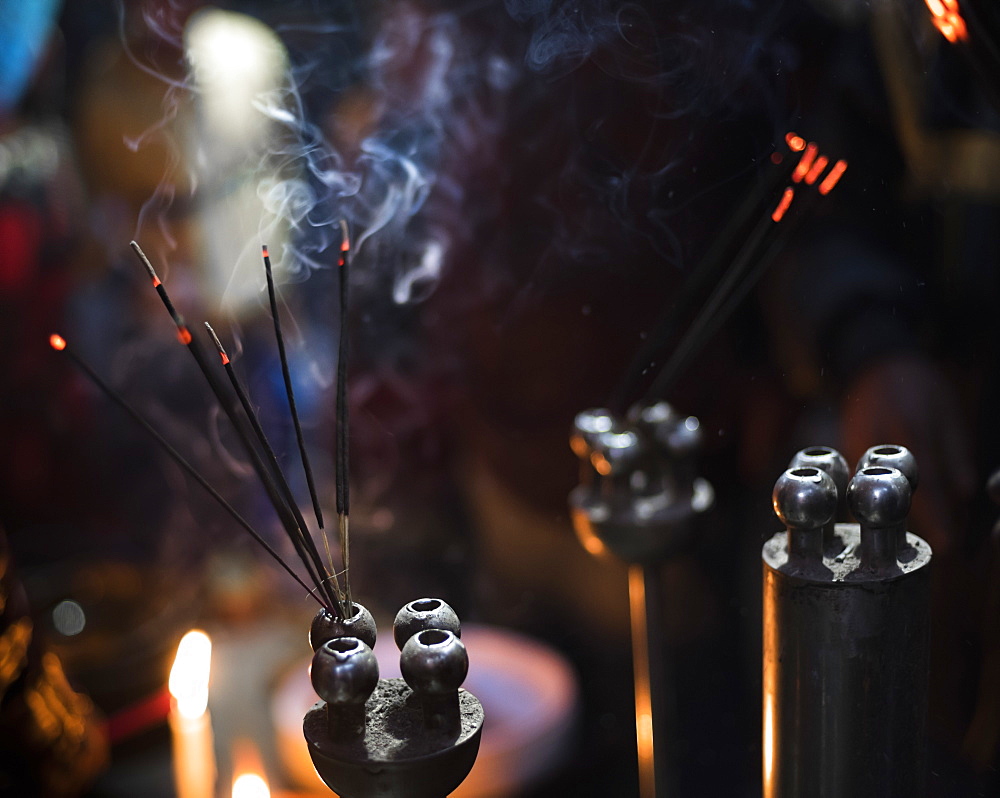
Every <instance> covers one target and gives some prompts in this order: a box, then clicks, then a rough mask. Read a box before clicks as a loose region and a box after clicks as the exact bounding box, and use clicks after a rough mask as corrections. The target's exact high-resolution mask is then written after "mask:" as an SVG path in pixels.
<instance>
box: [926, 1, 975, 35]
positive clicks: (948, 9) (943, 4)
mask: <svg viewBox="0 0 1000 798" xmlns="http://www.w3.org/2000/svg"><path fill="white" fill-rule="evenodd" d="M924 2H925V3H926V4H927V8H928V9H929V10H930V12H931V22H933V23H934V27H935V28H937V29H938V30H939V31H941V35H942V36H944V37H945V38H946V39H947V40H948V41H949V42H951V43H952V44H954V43H955V42H960V41H961V42H964V41H966V40H967V39H968V38H969V29H968V28H967V27H966V26H965V20H964V19H963V18H962V13H961V11H959V8H958V0H924Z"/></svg>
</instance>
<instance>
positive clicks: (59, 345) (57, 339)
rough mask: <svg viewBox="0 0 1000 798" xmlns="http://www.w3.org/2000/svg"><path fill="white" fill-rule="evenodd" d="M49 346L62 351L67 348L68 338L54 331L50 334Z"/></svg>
mask: <svg viewBox="0 0 1000 798" xmlns="http://www.w3.org/2000/svg"><path fill="white" fill-rule="evenodd" d="M49 346H51V347H52V348H53V349H55V350H56V351H57V352H62V350H63V349H65V348H66V339H65V338H63V337H62V336H61V335H56V334H55V333H53V334H52V335H50V336H49Z"/></svg>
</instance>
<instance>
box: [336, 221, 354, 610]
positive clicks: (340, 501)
mask: <svg viewBox="0 0 1000 798" xmlns="http://www.w3.org/2000/svg"><path fill="white" fill-rule="evenodd" d="M340 232H341V237H342V238H341V243H340V263H339V266H340V269H339V273H340V345H339V347H338V351H337V468H336V472H337V473H336V481H337V522H338V525H339V531H340V555H341V558H342V559H343V561H344V593H345V595H346V598H347V612H348V616H347V617H350V616H351V615H352V614H353V613H352V610H353V606H352V604H351V553H350V551H351V549H350V515H349V514H350V503H351V475H350V450H349V446H348V443H349V441H348V424H347V421H348V418H347V416H348V414H347V356H348V343H349V338H348V326H347V311H348V295H347V290H348V285H349V276H350V273H349V270H350V256H351V238H350V231H349V230H348V228H347V222H346V221H344V220H343V219H341V220H340Z"/></svg>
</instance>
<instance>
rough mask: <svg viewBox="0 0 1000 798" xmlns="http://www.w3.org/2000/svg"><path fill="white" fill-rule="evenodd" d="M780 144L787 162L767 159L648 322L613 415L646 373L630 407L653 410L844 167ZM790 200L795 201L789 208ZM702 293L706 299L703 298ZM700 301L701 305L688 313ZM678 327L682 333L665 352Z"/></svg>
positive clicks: (794, 144) (777, 155)
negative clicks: (652, 405) (658, 315)
mask: <svg viewBox="0 0 1000 798" xmlns="http://www.w3.org/2000/svg"><path fill="white" fill-rule="evenodd" d="M785 144H786V145H787V149H788V154H785V153H783V152H781V151H779V150H777V149H776V150H775V151H774V152H773V153H772V154H771V158H770V162H771V163H772V164H773V165H774V168H773V169H771V170H769V171H768V172H767V173H766V174H765V176H764V179H763V180H761V181H760V182H759V183H758V184H757V185H755V186H754V187H753V188H752V189H751V191H750V193H749V194H748V196H747V197H746V199H745V200H744V201H743V203H742V204H741V205H740V206H739V208H738V209H737V211H736V213H735V214H733V216H732V217H730V219H729V221H728V223H727V224H726V225H725V227H724V228H723V230H722V231H721V232H720V234H719V235H718V236H717V237H716V239H715V244H714V245H713V247H712V248H711V249H710V250H709V252H708V253H707V254H706V256H705V258H704V259H703V260H702V261H701V262H700V263H699V264H698V266H697V267H696V268H695V270H694V271H693V272H692V273H691V275H690V277H689V278H688V279H687V280H686V281H685V283H684V285H683V286H682V288H681V290H680V292H679V293H678V295H677V297H676V299H675V300H674V301H673V302H672V303H671V304H670V305H669V306H668V307H667V308H666V310H665V312H664V314H663V315H662V316H661V318H660V319H659V320H658V321H657V322H656V324H655V326H654V329H653V332H652V334H651V335H650V336H649V338H648V341H649V343H648V344H646V345H645V346H644V347H642V348H641V349H640V351H639V352H638V353H637V354H636V357H635V358H634V360H633V361H632V363H631V365H630V367H629V369H628V370H627V371H626V373H625V376H624V377H623V379H622V381H621V382H620V383H619V386H618V389H617V390H616V391H615V394H614V396H613V397H612V399H611V402H610V404H609V407H610V408H611V409H612V410H613V411H615V412H624V411H625V410H626V409H627V408H628V406H629V404H630V402H629V400H630V399H631V398H632V397H633V396H634V395H635V394H636V392H637V391H638V390H639V389H640V383H641V382H642V380H643V375H645V374H647V373H649V372H652V373H654V374H655V378H654V379H653V380H652V382H651V383H650V384H649V386H648V387H647V388H646V389H645V390H644V391H643V393H642V396H641V398H640V399H639V402H638V403H639V404H644V403H649V402H653V401H656V400H657V399H659V398H662V397H663V396H664V395H666V394H667V392H668V391H669V390H670V389H671V388H672V387H673V386H674V384H675V383H676V381H677V379H678V377H680V376H681V374H682V373H683V371H684V369H685V368H686V367H687V366H689V365H690V364H691V362H692V360H693V359H694V357H695V356H696V355H697V354H698V353H699V352H700V351H701V350H702V348H703V347H704V346H705V344H706V343H708V341H709V340H710V339H711V337H712V336H713V335H714V334H715V333H716V331H718V329H719V328H720V327H721V326H722V324H723V323H724V322H725V321H726V319H728V318H729V316H730V315H732V313H733V311H734V310H735V309H736V308H737V307H738V306H739V304H740V302H742V301H743V299H744V298H745V297H746V295H747V294H748V293H749V292H750V290H751V289H752V288H753V287H754V285H756V284H757V282H758V281H759V280H760V278H761V277H762V276H763V274H764V272H765V271H766V270H767V267H768V266H769V265H770V263H771V262H772V261H773V259H774V256H775V255H776V254H777V252H778V250H779V249H780V248H781V246H782V245H783V244H784V241H785V240H786V238H787V235H788V233H789V231H790V230H791V229H792V228H794V227H795V226H796V225H797V223H798V222H799V221H800V220H801V219H802V218H804V217H805V216H806V215H807V214H808V211H809V209H810V208H811V207H812V205H813V203H814V202H815V201H816V199H817V198H818V197H822V196H825V195H827V194H829V193H830V192H831V191H832V190H833V189H834V187H835V186H836V185H837V183H838V182H840V179H841V177H843V175H844V172H845V171H847V161H844V160H838V161H836V162H835V163H834V164H833V165H832V166H831V165H830V159H829V158H828V157H827V156H825V155H822V154H820V151H819V146H818V145H817V144H816V143H815V142H808V143H807V142H806V140H805V139H803V138H802V137H801V136H799V135H797V134H795V133H788V134H787V135H786V136H785ZM828 166H829V167H830V168H829V169H827V167H828ZM813 188H814V189H815V191H813V190H812V189H813ZM798 197H802V199H798V201H796V200H797V198H798ZM712 286H714V288H712V289H711V291H710V293H708V292H709V289H710V287H712ZM706 293H708V296H707V297H704V295H705V294H706ZM700 296H702V297H704V301H703V304H702V305H701V307H700V309H698V310H697V312H696V313H695V312H694V309H695V307H696V303H697V300H698V298H699V297H700ZM692 314H693V315H692ZM685 322H687V327H686V328H684V332H683V334H682V335H681V336H680V339H679V340H677V342H676V345H674V346H673V347H672V348H671V344H672V343H673V342H674V341H675V339H676V338H677V333H678V331H679V330H680V329H681V325H682V324H684V323H685Z"/></svg>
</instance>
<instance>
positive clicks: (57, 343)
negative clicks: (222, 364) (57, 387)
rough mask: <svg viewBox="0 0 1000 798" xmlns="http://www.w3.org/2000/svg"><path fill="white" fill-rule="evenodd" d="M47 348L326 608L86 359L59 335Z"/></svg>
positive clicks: (313, 591)
mask: <svg viewBox="0 0 1000 798" xmlns="http://www.w3.org/2000/svg"><path fill="white" fill-rule="evenodd" d="M49 345H50V346H51V347H52V348H53V349H55V350H56V351H57V352H62V353H63V354H64V355H66V356H67V357H68V358H69V359H70V360H71V361H72V362H73V364H74V365H75V366H77V368H79V369H80V370H81V371H82V372H83V373H84V374H86V375H87V377H88V378H89V379H90V381H91V382H92V383H93V384H94V385H96V386H97V387H98V388H99V389H100V390H101V392H102V393H104V395H105V396H107V397H108V398H109V399H110V400H111V401H112V402H114V403H115V404H117V405H118V406H119V407H120V408H121V409H122V410H124V411H125V412H126V413H127V414H128V415H129V416H131V417H132V420H133V421H135V422H136V423H137V424H138V425H139V426H140V427H142V429H144V430H145V431H146V433H147V434H149V435H150V436H151V437H152V438H153V440H155V441H156V443H157V444H158V445H159V446H160V448H161V449H162V450H163V451H164V452H165V453H166V454H167V455H168V456H169V457H170V458H171V459H172V460H173V461H174V462H175V463H177V465H179V466H180V467H181V468H182V469H183V470H184V471H185V472H186V473H187V474H188V476H190V477H191V478H192V479H193V480H194V481H195V482H197V483H198V484H199V485H201V487H202V488H204V489H205V491H207V492H208V494H209V495H210V496H211V497H212V498H213V499H215V501H216V502H218V504H219V506H221V507H222V509H223V510H225V511H226V512H227V513H228V514H229V516H230V517H231V518H232V519H233V520H234V521H235V522H236V523H237V524H239V525H240V526H241V527H242V528H243V529H244V530H245V531H246V532H247V533H248V534H249V535H250V536H251V537H252V538H253V539H254V540H256V541H257V542H258V543H259V544H260V545H261V546H263V547H264V550H265V551H266V552H267V553H268V554H270V555H271V557H272V558H274V561H275V562H277V563H278V565H280V566H281V567H282V568H284V569H285V571H287V572H288V574H289V576H291V577H292V579H294V580H295V581H296V582H298V583H299V584H300V585H301V586H302V589H303V590H305V591H306V593H308V594H309V595H310V596H312V597H313V598H314V599H315V600H316V601H317V602H319V604H320V605H321V606H325V605H324V603H323V602H322V601H321V600H320V599H319V598H318V597H317V596H316V590H315V588H310V587H309V586H308V585H307V584H306V583H305V582H303V581H302V579H301V578H299V575H298V574H296V573H295V571H293V570H292V569H291V568H290V567H289V566H288V563H286V562H285V561H284V560H283V559H282V558H281V555H280V554H278V552H276V551H275V550H274V549H273V548H272V547H271V545H270V544H269V543H268V542H267V541H266V540H265V539H264V538H263V537H261V535H260V534H258V532H257V531H256V530H255V529H254V528H253V527H252V526H250V524H249V523H248V522H247V521H246V519H244V518H243V516H241V515H240V514H239V513H238V512H237V511H236V510H235V508H233V506H232V505H231V504H230V503H229V502H228V501H226V500H225V499H224V498H223V497H222V495H221V494H220V493H219V492H218V491H217V490H216V489H215V488H213V487H212V486H211V484H210V483H209V482H208V480H207V479H205V477H203V476H202V475H201V473H200V472H199V471H198V470H197V469H196V468H195V467H194V466H193V465H191V464H190V463H189V462H188V461H187V460H185V459H184V457H183V455H181V453H180V452H178V451H177V450H176V449H175V448H174V447H173V446H171V445H170V443H168V442H167V440H166V439H165V438H164V437H163V436H162V435H160V433H159V432H157V431H156V429H155V428H154V427H153V425H152V424H150V423H149V422H148V421H147V420H146V419H145V418H143V417H142V416H141V415H140V414H139V412H138V411H137V410H135V409H134V408H133V407H132V406H131V405H130V404H129V403H128V402H127V401H126V400H125V398H124V397H123V396H122V395H121V394H119V393H118V392H117V391H116V390H115V389H114V388H112V387H111V386H110V385H108V384H107V383H106V382H105V381H104V380H103V379H102V378H101V377H100V375H98V373H97V372H96V371H94V369H93V367H91V365H90V364H89V363H87V362H86V361H85V360H83V358H81V357H80V356H79V355H77V354H76V353H75V352H74V351H73V350H72V349H70V348H69V345H68V344H67V342H66V339H65V338H63V337H62V336H61V335H51V336H50V337H49Z"/></svg>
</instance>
